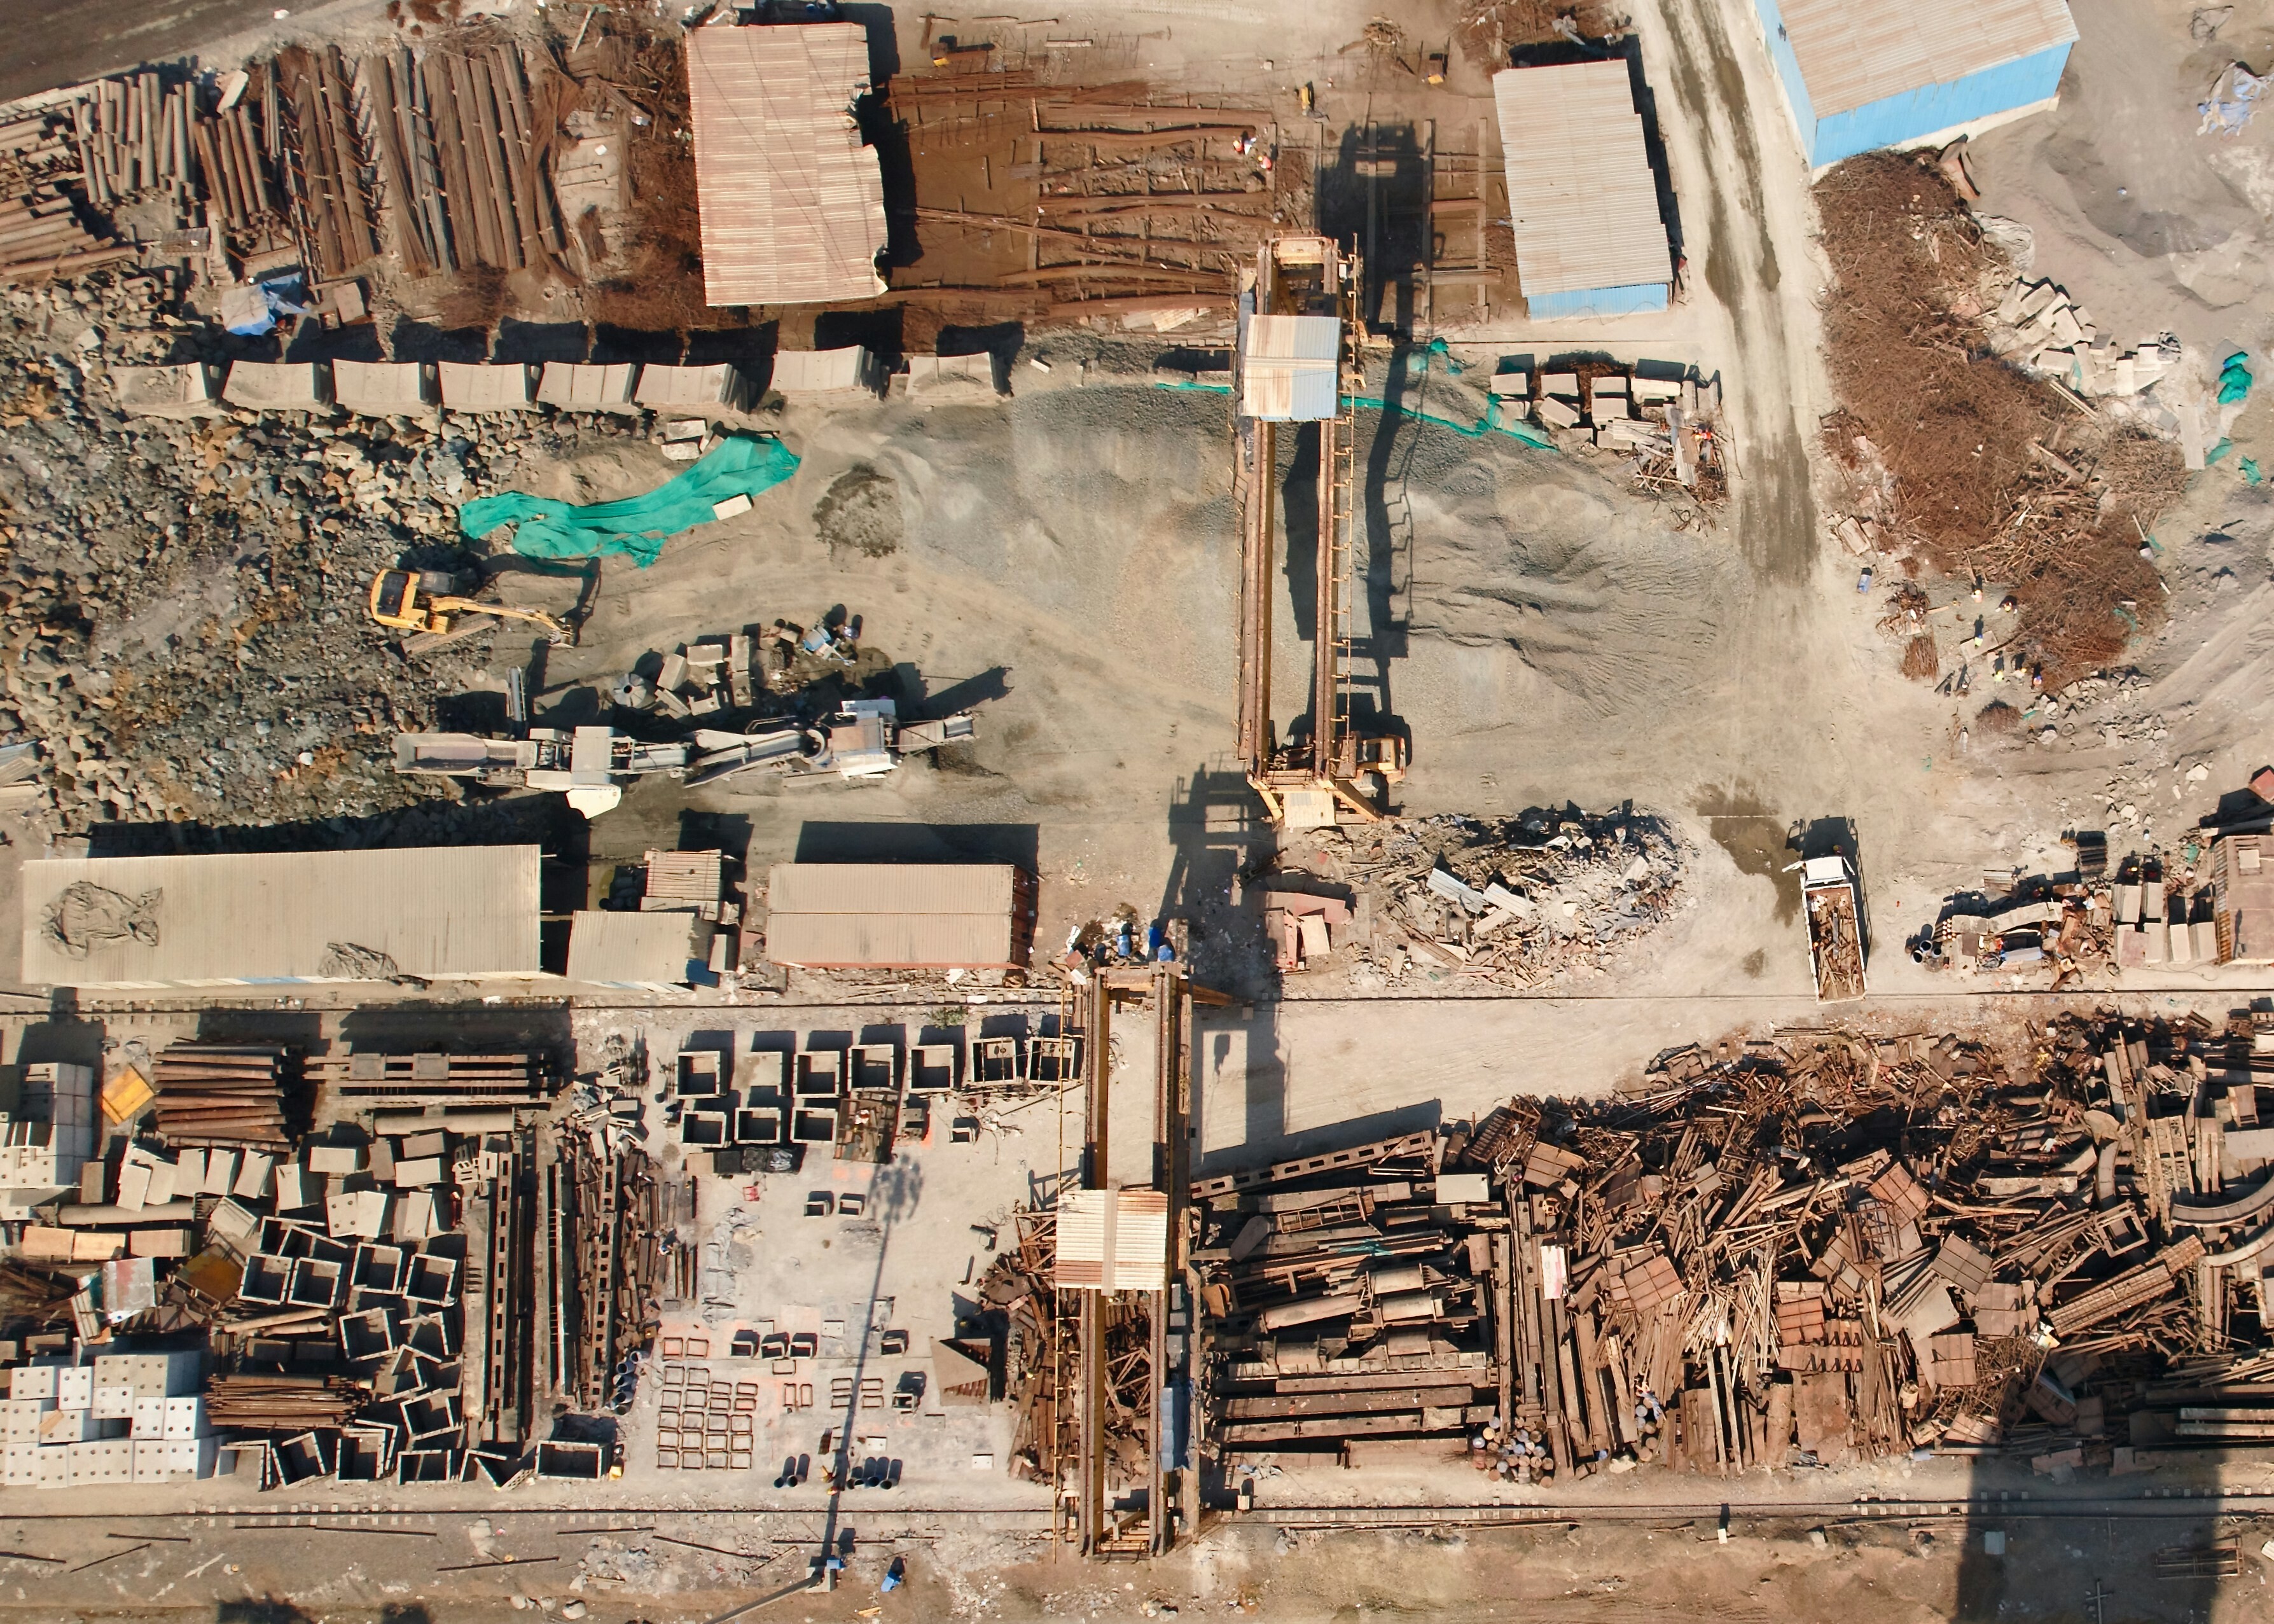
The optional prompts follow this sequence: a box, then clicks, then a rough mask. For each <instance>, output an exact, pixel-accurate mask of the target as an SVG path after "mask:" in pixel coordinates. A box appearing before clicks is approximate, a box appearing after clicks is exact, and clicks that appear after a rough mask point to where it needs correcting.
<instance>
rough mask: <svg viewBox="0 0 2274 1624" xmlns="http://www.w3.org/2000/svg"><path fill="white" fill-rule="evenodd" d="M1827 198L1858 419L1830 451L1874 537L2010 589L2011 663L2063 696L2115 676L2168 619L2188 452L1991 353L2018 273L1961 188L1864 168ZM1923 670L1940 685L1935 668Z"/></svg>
mask: <svg viewBox="0 0 2274 1624" xmlns="http://www.w3.org/2000/svg"><path fill="white" fill-rule="evenodd" d="M1817 200H1818V206H1819V208H1820V210H1821V214H1822V217H1823V222H1824V244H1825V248H1826V252H1827V253H1828V254H1829V256H1830V258H1831V260H1832V264H1833V269H1834V274H1835V276H1836V278H1837V286H1836V288H1835V289H1834V294H1833V297H1832V298H1831V300H1830V302H1829V304H1828V305H1827V306H1826V312H1825V327H1826V338H1827V342H1828V345H1829V350H1830V359H1831V371H1832V376H1833V381H1834V386H1835V387H1836V388H1837V389H1838V390H1839V393H1840V396H1841V402H1842V405H1843V408H1844V410H1842V411H1841V412H1840V413H1837V414H1835V415H1834V417H1832V418H1830V419H1828V420H1827V421H1826V425H1825V441H1826V448H1827V450H1828V451H1829V452H1830V453H1831V455H1832V456H1833V458H1834V461H1835V462H1837V463H1838V464H1839V465H1840V467H1841V470H1843V471H1844V472H1845V473H1846V474H1847V475H1848V477H1849V480H1850V482H1851V484H1852V485H1853V486H1854V487H1855V488H1854V489H1853V490H1851V492H1849V508H1850V509H1851V511H1852V512H1854V513H1856V515H1859V523H1860V524H1862V525H1863V527H1864V528H1865V529H1868V530H1871V534H1872V538H1873V539H1874V540H1875V541H1878V542H1879V544H1880V545H1888V546H1891V547H1892V548H1893V549H1894V550H1895V551H1898V552H1899V553H1903V554H1904V555H1905V556H1904V562H1905V568H1907V569H1909V570H1910V571H1912V572H1913V573H1916V571H1917V570H1918V569H1919V568H1923V567H1924V568H1932V569H1935V570H1938V571H1943V572H1948V573H1951V574H1956V575H1971V576H1973V577H1974V578H1975V579H1977V581H1982V580H1988V581H1993V582H2001V583H2006V584H2007V585H2009V586H2010V587H2011V589H2012V590H2013V592H2014V596H2015V597H2016V598H2018V600H2019V603H2020V608H2021V615H2020V620H2019V622H2018V625H2017V628H2016V629H2015V631H2014V636H2013V639H2012V643H2011V647H2010V656H2011V658H2013V659H2014V660H2015V661H2018V662H2019V663H2020V664H2022V665H2025V666H2026V667H2028V668H2029V670H2030V671H2031V672H2032V673H2033V674H2037V675H2040V676H2042V678H2043V679H2044V685H2045V686H2046V687H2047V688H2049V689H2054V690H2058V689H2059V688H2062V687H2065V686H2066V685H2067V684H2068V683H2069V682H2071V681H2074V680H2076V679H2077V678H2079V677H2082V676H2084V675H2086V674H2088V673H2092V672H2095V671H2097V670H2101V669H2103V668H2105V667H2106V666H2108V665H2112V664H2113V663H2115V662H2116V661H2117V660H2118V659H2119V658H2120V657H2121V656H2122V654H2123V651H2124V649H2125V647H2126V646H2127V643H2129V642H2130V640H2131V639H2132V638H2133V637H2135V636H2137V635H2141V634H2142V633H2143V632H2152V631H2154V630H2155V629H2156V628H2157V625H2159V624H2160V623H2161V620H2162V619H2163V616H2164V604H2163V592H2162V588H2161V584H2160V583H2159V581H2158V580H2157V573H2156V570H2155V567H2154V565H2153V564H2152V563H2151V562H2150V560H2148V559H2146V558H2143V557H2142V547H2143V542H2144V540H2145V538H2146V534H2147V531H2148V530H2149V529H2150V527H2152V525H2153V524H2154V523H2155V520H2156V517H2157V514H2158V513H2159V512H2160V511H2161V510H2162V508H2163V506H2164V505H2165V503H2167V502H2168V501H2169V500H2170V499H2171V496H2172V493H2173V492H2174V490H2175V489H2176V486H2177V485H2178V484H2179V483H2180V481H2179V480H2178V479H2177V478H2176V477H2174V470H2176V469H2177V468H2178V464H2179V456H2178V454H2177V453H2176V452H2175V451H2173V450H2172V448H2171V447H2169V446H2167V445H2165V444H2164V443H2163V442H2161V441H2159V440H2152V439H2150V438H2148V437H2146V436H2144V435H2142V434H2141V433H2139V432H2137V430H2135V429H2125V428H2120V427H2118V426H2116V425H2113V424H2112V423H2110V422H2108V421H2107V420H2105V418H2104V417H2101V416H2099V415H2097V414H2095V413H2094V412H2093V410H2092V409H2091V408H2090V406H2087V405H2085V404H2084V403H2082V401H2081V400H2072V399H2067V398H2065V397H2064V396H2063V395H2062V394H2061V393H2060V392H2059V391H2058V390H2057V389H2056V387H2054V386H2053V385H2052V384H2050V383H2047V382H2044V381H2041V380H2036V379H2032V378H2029V377H2028V376H2026V375H2024V374H2023V373H2022V372H2020V371H2018V370H2016V369H2015V368H2014V367H2013V366H2011V365H2007V364H2006V363H2005V362H2003V361H2001V360H2000V359H1999V358H1997V357H1996V356H1994V355H1993V354H1992V344H1991V341H1990V336H1989V334H1988V331H1987V328H1986V327H1985V320H1984V319H1985V315H1986V314H1987V313H1988V311H1989V309H1990V307H1991V306H1992V305H1994V304H1995V303H1996V302H1997V298H1998V297H2001V296H2002V293H2003V291H2004V290H2005V289H2007V288H2009V287H2010V286H2011V284H2012V281H2013V274H2012V269H2011V267H2010V264H2009V262H2008V261H2007V258H2006V256H2005V253H2004V252H2003V251H2002V250H2001V249H2000V248H1999V246H1998V245H1997V244H1994V243H1993V242H1992V241H1991V240H1990V239H1989V238H1988V237H1985V236H1984V232H1983V229H1982V228H1981V226H1980V224H1979V223H1978V222H1977V221H1976V219H1975V217H1974V215H1973V214H1972V213H1971V212H1970V211H1969V209H1968V208H1967V207H1966V206H1965V204H1964V202H1963V201H1962V199H1960V197H1959V195H1958V193H1957V192H1955V191H1954V189H1953V188H1952V185H1951V183H1950V181H1949V180H1948V179H1947V178H1946V177H1945V176H1944V174H1943V173H1942V172H1940V171H1939V170H1938V169H1935V168H1933V167H1932V166H1931V164H1929V163H1922V162H1917V161H1916V160H1914V159H1911V158H1907V157H1902V156H1899V155H1897V154H1886V153H1880V154H1869V155H1867V156H1864V157H1860V158H1852V159H1849V161H1848V162H1845V163H1842V164H1841V165H1839V166H1838V167H1836V168H1835V169H1833V170H1832V171H1831V173H1830V174H1828V175H1827V176H1826V177H1825V178H1824V179H1823V180H1822V181H1820V182H1818V185H1817ZM1880 527H1884V530H1882V529H1881V528H1880ZM1858 533H1862V531H1861V530H1859V532H1858ZM1850 545H1854V542H1853V540H1852V539H1851V542H1850ZM1906 670H1907V671H1908V672H1909V674H1912V675H1914V676H1918V677H1922V678H1931V677H1932V676H1933V675H1934V674H1935V673H1934V670H1933V668H1932V667H1931V666H1929V665H1926V664H1925V663H1924V661H1921V660H1916V659H1914V660H1913V661H1912V662H1910V663H1909V665H1907V666H1906Z"/></svg>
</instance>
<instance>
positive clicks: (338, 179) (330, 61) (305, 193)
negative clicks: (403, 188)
mask: <svg viewBox="0 0 2274 1624" xmlns="http://www.w3.org/2000/svg"><path fill="white" fill-rule="evenodd" d="M272 71H273V72H274V73H275V75H276V77H277V79H278V81H279V83H280V85H281V86H282V90H283V93H284V95H285V98H286V99H287V101H288V102H290V108H291V110H290V117H289V119H288V120H287V121H286V123H285V127H284V138H283V144H282V145H283V157H284V162H285V167H286V171H287V175H288V177H289V178H290V185H291V192H292V199H293V203H294V207H295V212H296V213H297V215H298V218H299V229H300V235H301V237H302V238H303V239H304V241H305V244H306V247H307V252H308V254H309V256H310V264H309V269H310V270H311V271H312V273H313V274H314V277H315V280H317V281H319V282H336V281H340V280H342V279H343V278H345V277H348V276H350V275H352V274H355V273H356V272H358V271H359V270H361V269H362V268H363V267H365V266H367V265H368V264H370V263H371V262H372V261H373V259H377V258H379V253H380V244H379V233H378V229H377V227H376V226H375V225H374V224H373V214H372V200H371V194H370V192H368V191H367V190H366V189H365V185H364V174H365V161H364V153H363V147H362V145H361V143H360V142H359V141H358V139H357V135H356V114H355V106H354V94H355V93H354V87H353V86H352V85H351V84H350V79H349V76H348V73H347V71H346V68H345V66H344V64H343V63H342V61H341V59H340V54H339V50H338V49H337V48H336V47H326V48H324V49H317V50H309V49H299V48H297V47H296V48H295V49H291V50H288V51H284V52H282V54H280V55H279V56H277V58H276V61H275V66H274V68H273V69H272Z"/></svg>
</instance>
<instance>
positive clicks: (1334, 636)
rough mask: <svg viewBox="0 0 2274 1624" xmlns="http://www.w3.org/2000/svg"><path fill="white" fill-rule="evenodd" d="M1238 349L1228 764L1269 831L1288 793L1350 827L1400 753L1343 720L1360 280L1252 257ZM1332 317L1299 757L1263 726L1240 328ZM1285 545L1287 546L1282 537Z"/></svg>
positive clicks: (1328, 253) (1263, 551) (1251, 471)
mask: <svg viewBox="0 0 2274 1624" xmlns="http://www.w3.org/2000/svg"><path fill="white" fill-rule="evenodd" d="M1241 281H1242V282H1243V284H1244V285H1243V287H1242V289H1241V293H1240V301H1239V319H1240V336H1241V341H1242V342H1240V343H1239V344H1237V345H1236V346H1235V347H1234V350H1233V362H1232V365H1233V369H1234V371H1233V380H1232V400H1233V410H1234V416H1233V437H1234V441H1235V450H1236V453H1237V455H1236V458H1235V463H1234V482H1235V483H1234V496H1235V499H1236V500H1237V503H1238V506H1239V515H1240V570H1239V599H1240V601H1239V759H1240V764H1241V766H1242V768H1243V769H1244V770H1245V771H1246V774H1247V779H1248V782H1249V783H1250V784H1251V785H1253V786H1254V788H1255V793H1257V794H1258V795H1260V796H1261V797H1262V800H1263V804H1264V808H1265V809H1266V810H1267V812H1268V813H1269V816H1270V818H1271V821H1272V822H1273V823H1284V821H1285V820H1286V816H1287V797H1288V795H1289V793H1291V792H1295V791H1303V790H1320V791H1324V792H1326V793H1328V794H1329V795H1330V796H1331V797H1332V798H1333V801H1334V802H1335V803H1337V804H1338V805H1339V806H1341V807H1343V808H1346V809H1347V810H1348V811H1350V812H1351V813H1352V814H1354V815H1355V816H1358V817H1359V818H1360V819H1362V820H1364V821H1366V822H1367V823H1375V822H1379V821H1380V819H1381V817H1382V813H1381V812H1380V811H1379V810H1378V809H1376V808H1375V807H1374V805H1373V804H1372V803H1371V801H1369V800H1368V798H1367V794H1366V793H1365V792H1364V791H1362V790H1361V789H1360V788H1359V779H1360V778H1363V777H1365V776H1367V775H1369V774H1372V775H1375V776H1378V777H1379V778H1382V779H1383V780H1385V781H1387V782H1395V781H1396V780H1397V779H1398V778H1403V777H1404V770H1405V753H1404V741H1403V740H1401V739H1397V738H1395V737H1382V738H1361V737H1359V735H1358V734H1357V733H1356V731H1355V729H1354V728H1353V727H1352V718H1351V676H1352V671H1351V585H1352V583H1351V575H1352V553H1353V551H1354V545H1353V544H1354V537H1355V530H1356V528H1357V523H1358V519H1357V503H1356V501H1355V500H1354V496H1353V485H1354V477H1353V474H1354V453H1355V447H1356V444H1357V432H1356V411H1355V396H1356V395H1357V392H1358V383H1359V370H1360V369H1359V341H1360V337H1361V335H1362V334H1363V332H1364V327H1363V324H1362V322H1361V320H1360V310H1359V299H1360V292H1361V289H1362V287H1363V285H1364V276H1363V274H1362V273H1361V270H1360V267H1359V261H1358V259H1357V258H1356V256H1354V255H1349V254H1345V253H1344V252H1342V251H1341V250H1340V249H1339V248H1338V247H1337V245H1336V244H1335V243H1334V241H1333V239H1332V238H1330V237H1273V238H1271V239H1269V241H1267V242H1266V243H1265V244H1263V246H1262V247H1261V249H1260V250H1259V251H1258V252H1257V254H1256V260H1255V269H1254V272H1253V273H1243V274H1242V276H1241ZM1328 314H1331V315H1333V316H1334V317H1335V318H1336V319H1337V321H1338V322H1339V323H1340V327H1341V342H1340V344H1339V346H1338V352H1337V359H1336V380H1335V414H1334V416H1332V417H1328V418H1324V419H1321V420H1320V421H1319V424H1318V430H1319V497H1318V510H1319V530H1318V541H1317V545H1318V568H1317V571H1316V576H1317V592H1318V597H1317V600H1316V614H1315V619H1314V623H1313V624H1314V644H1313V659H1312V667H1311V733H1310V737H1309V739H1308V741H1306V743H1305V744H1303V745H1301V746H1299V747H1290V748H1282V747H1281V745H1280V744H1279V742H1278V739H1277V735H1276V731H1275V730H1274V727H1273V725H1272V720H1271V601H1272V596H1273V586H1274V581H1273V576H1274V573H1275V566H1276V561H1277V552H1278V548H1277V532H1278V517H1277V503H1276V501H1275V500H1274V492H1273V482H1274V480H1275V479H1276V477H1277V458H1278V425H1277V423H1276V422H1275V421H1273V420H1270V419H1267V418H1262V417H1250V416H1248V415H1246V412H1245V411H1244V410H1241V409H1242V407H1243V406H1244V404H1245V395H1246V342H1245V340H1246V331H1247V323H1248V320H1249V319H1250V318H1251V317H1254V316H1258V315H1328ZM1289 545H1293V538H1289Z"/></svg>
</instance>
